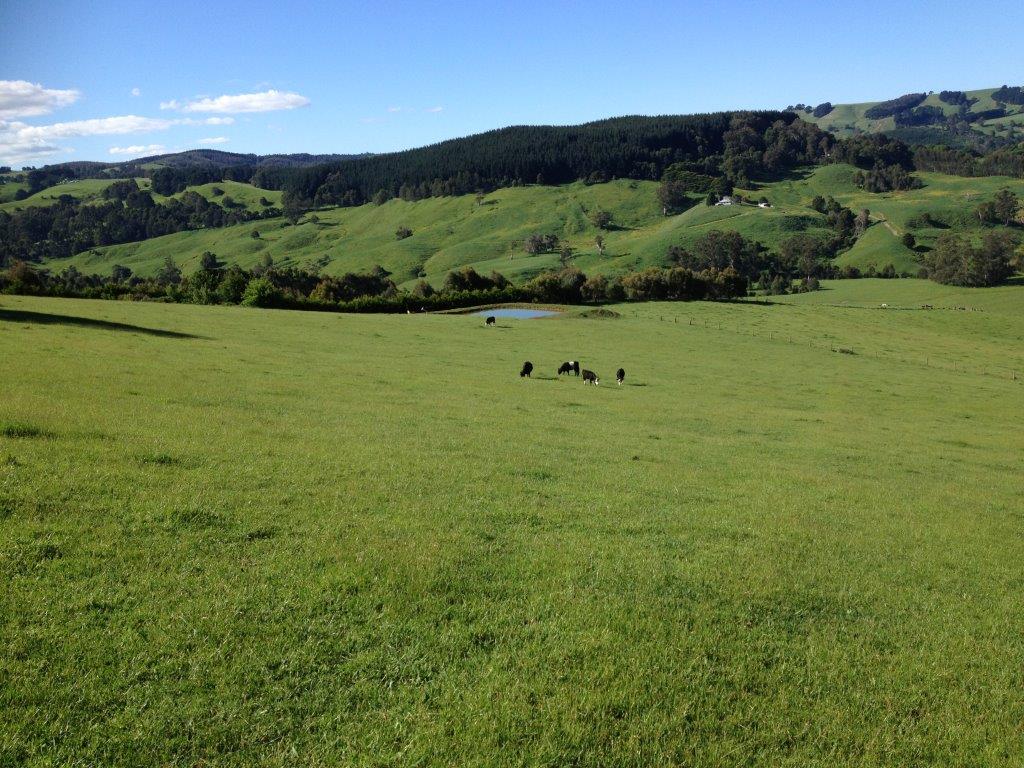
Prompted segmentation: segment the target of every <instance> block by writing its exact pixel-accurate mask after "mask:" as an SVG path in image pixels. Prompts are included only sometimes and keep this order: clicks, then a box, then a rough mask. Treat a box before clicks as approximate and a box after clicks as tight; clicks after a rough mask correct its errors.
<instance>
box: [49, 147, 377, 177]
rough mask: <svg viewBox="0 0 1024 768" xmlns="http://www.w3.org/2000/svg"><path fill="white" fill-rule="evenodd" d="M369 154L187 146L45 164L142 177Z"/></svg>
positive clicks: (80, 172)
mask: <svg viewBox="0 0 1024 768" xmlns="http://www.w3.org/2000/svg"><path fill="white" fill-rule="evenodd" d="M365 157H370V155H369V154H368V153H363V154H358V155H342V154H331V155H313V154H309V153H307V152H299V153H295V154H290V155H281V154H278V155H255V154H242V153H239V152H223V151H221V150H219V149H188V150H185V151H184V152H172V153H169V154H163V155H150V156H148V157H140V158H136V159H133V160H124V161H122V162H116V163H107V162H98V161H93V160H76V161H73V162H68V163H56V164H54V165H47V166H44V169H45V170H46V171H48V172H50V173H51V174H52V175H54V176H55V177H56V176H59V175H60V173H61V172H62V171H63V172H66V173H67V176H68V177H69V178H78V179H85V178H103V177H109V178H124V177H127V176H142V175H144V173H145V172H146V171H152V170H155V169H157V168H174V169H196V168H201V169H213V168H243V167H245V168H253V169H257V170H258V169H261V168H266V169H274V168H305V167H309V166H315V165H325V164H327V163H341V162H344V161H346V160H354V159H358V158H365Z"/></svg>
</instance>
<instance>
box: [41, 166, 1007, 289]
mask: <svg viewBox="0 0 1024 768" xmlns="http://www.w3.org/2000/svg"><path fill="white" fill-rule="evenodd" d="M853 174H854V169H853V168H852V167H851V166H846V165H832V166H824V167H820V168H815V169H812V170H808V171H806V172H804V173H802V174H799V175H797V176H794V177H793V178H791V179H787V180H783V181H779V182H774V183H772V184H767V185H764V186H761V187H757V188H754V189H749V190H741V192H743V193H744V194H745V195H747V196H748V197H750V198H752V199H757V198H759V197H761V196H762V195H763V196H765V197H767V198H768V199H769V200H770V201H771V202H772V204H773V207H772V208H770V209H767V210H766V209H761V208H758V207H756V206H754V205H743V206H732V207H713V208H709V207H707V206H705V205H703V203H701V204H698V205H696V206H694V207H693V208H690V209H689V210H688V211H686V212H684V213H682V214H679V215H677V216H669V217H665V216H663V215H662V213H661V208H660V206H659V205H658V202H657V197H656V189H657V185H656V184H655V183H653V182H636V181H625V180H620V181H615V182H611V183H608V184H597V185H593V186H586V185H584V184H570V185H566V186H562V187H519V188H512V189H502V190H498V191H497V192H494V193H492V194H490V195H488V196H487V198H486V201H485V204H483V205H477V204H476V202H475V199H474V196H472V195H467V196H463V197H447V198H433V199H428V200H422V201H419V202H405V201H402V200H391V201H390V202H388V203H386V204H385V205H382V206H375V205H364V206H360V207H357V208H336V209H331V210H325V211H319V212H317V213H316V214H315V217H316V220H315V221H314V220H313V218H312V217H310V216H307V217H305V218H304V219H302V221H301V222H300V223H299V224H298V225H295V226H292V225H289V224H288V223H287V222H285V221H284V219H270V220H265V221H259V222H250V223H246V224H241V225H238V226H235V227H226V228H223V229H210V230H199V231H194V232H179V233H176V234H173V235H167V236H165V237H159V238H154V239H152V240H146V241H143V242H139V243H128V244H125V245H116V246H109V247H106V248H100V249H96V250H95V251H90V252H86V253H82V254H79V255H77V256H75V257H73V258H72V259H70V260H68V259H62V260H57V261H53V262H51V263H50V265H49V266H51V267H52V268H53V269H58V270H59V269H63V268H64V267H66V266H68V265H69V264H74V265H75V266H76V267H77V268H78V269H80V270H82V271H84V272H102V273H108V272H109V271H110V268H111V267H112V266H113V265H114V264H123V265H125V266H128V267H130V268H131V269H132V270H133V271H134V272H135V273H136V274H140V275H151V274H154V273H155V272H156V271H157V270H158V269H159V268H160V266H161V265H162V264H163V262H164V260H165V259H166V258H167V257H168V256H169V257H171V258H172V259H174V260H175V261H176V262H177V263H178V264H179V265H181V266H182V268H183V269H184V270H185V271H186V272H190V271H192V270H194V269H195V268H196V267H197V265H198V263H199V259H200V257H201V255H202V254H203V253H204V252H205V251H212V252H214V253H216V254H217V256H218V257H220V258H221V259H222V260H224V261H226V262H228V263H238V264H241V265H243V266H246V267H252V266H255V265H256V264H258V263H259V262H260V261H261V260H262V259H263V258H264V257H265V256H267V255H269V256H270V257H271V258H272V259H273V260H274V263H275V264H280V265H295V266H305V267H310V266H314V265H315V266H318V267H320V268H321V269H322V270H323V272H324V273H326V274H341V273H343V272H349V271H364V270H367V269H370V268H371V267H372V266H374V265H375V264H381V265H383V266H384V267H386V268H387V269H388V270H390V271H391V272H392V273H393V274H394V277H395V280H396V282H398V283H400V284H402V283H404V284H405V285H407V286H408V285H410V284H411V283H412V282H415V280H417V279H418V278H419V277H420V276H425V277H426V278H427V279H428V280H430V281H431V282H433V283H435V284H438V285H439V284H440V283H441V282H442V281H443V279H444V276H445V275H446V274H447V273H448V272H449V271H450V270H452V269H454V268H457V267H460V266H463V265H466V264H471V265H473V266H474V267H475V268H476V269H477V271H479V272H482V273H485V274H486V273H489V272H490V271H491V270H498V271H499V272H501V273H503V274H505V275H506V276H508V277H510V278H512V279H515V280H523V279H526V278H529V277H532V276H533V275H535V274H537V273H538V272H540V271H542V270H544V269H551V268H555V267H557V266H558V263H559V262H558V257H557V255H556V254H553V253H552V254H543V255H539V256H529V255H527V254H526V253H525V252H524V251H523V249H522V248H521V246H519V245H515V244H516V243H521V241H522V240H523V239H524V238H526V237H527V236H528V235H530V234H532V233H535V232H543V233H555V234H557V235H558V236H559V237H561V238H563V240H564V241H565V242H567V243H568V244H570V245H571V246H572V247H573V248H574V249H575V253H576V258H575V263H576V265H577V266H579V267H580V269H582V270H583V271H585V272H587V273H606V274H611V273H621V272H626V271H630V270H634V269H637V268H642V267H644V266H649V265H662V264H665V263H666V262H667V251H668V247H669V246H670V245H677V244H680V245H687V244H691V243H693V241H695V240H696V239H697V238H698V237H700V236H702V235H703V234H705V233H707V232H708V231H710V230H712V229H731V230H736V231H738V232H740V233H741V234H743V235H744V236H745V237H749V238H752V239H755V240H759V241H761V242H762V243H764V244H765V245H767V246H768V247H771V248H776V247H778V245H779V244H780V243H781V242H782V241H783V240H785V239H786V238H788V237H791V236H793V235H794V234H796V233H798V232H808V233H811V234H819V235H823V236H824V235H825V234H827V230H826V229H825V228H824V227H825V222H824V217H822V216H821V215H819V214H818V213H816V212H814V211H812V210H811V209H810V208H809V207H808V206H809V204H810V202H811V199H812V198H813V197H814V196H815V195H818V194H821V195H833V196H834V197H836V199H838V200H839V201H840V202H842V203H843V204H844V205H847V206H849V207H851V208H853V209H855V210H860V209H861V208H868V209H869V210H870V211H872V214H873V216H874V221H875V224H874V225H873V226H872V228H871V230H870V231H869V233H868V234H867V235H866V236H865V237H864V238H863V239H862V240H861V241H860V242H858V243H857V244H856V245H855V246H854V247H853V248H852V249H851V250H850V251H849V252H847V253H845V254H842V255H841V257H840V258H839V263H840V264H847V263H849V264H853V265H855V266H858V267H862V268H866V267H868V266H869V265H871V264H874V266H875V267H876V268H878V269H882V268H883V267H885V266H886V265H887V264H890V263H891V264H893V265H894V266H895V267H896V268H897V270H898V271H906V272H908V273H910V274H916V273H917V271H918V269H919V268H920V264H919V263H918V261H917V259H918V258H919V254H918V253H915V252H914V251H911V250H909V249H907V248H905V247H904V246H903V245H902V244H901V243H900V236H901V235H902V234H903V233H904V232H906V231H907V229H908V223H907V222H908V221H909V220H910V219H912V218H913V217H914V216H916V215H918V214H920V213H921V212H923V211H928V212H930V213H932V214H933V215H934V216H936V217H942V218H945V219H948V220H949V221H948V223H953V224H955V226H956V227H957V229H959V230H961V231H964V232H966V233H967V234H969V235H974V236H977V235H979V234H980V232H981V230H980V229H979V227H978V222H977V219H976V218H975V216H974V209H975V208H976V207H977V205H978V203H979V202H981V201H982V200H984V199H990V198H991V197H992V196H993V195H994V194H995V193H996V192H997V191H998V190H999V189H1002V188H1004V187H1009V188H1011V189H1014V190H1015V191H1016V192H1017V194H1018V195H1021V196H1022V197H1024V180H1020V179H1008V178H1002V177H987V178H980V179H967V178H961V177H956V176H944V175H942V174H920V176H921V177H922V179H923V180H924V182H925V187H924V188H923V189H919V190H911V191H908V192H896V193H891V194H881V195H879V194H872V193H867V192H863V191H861V190H859V189H858V188H857V187H856V186H855V185H854V184H853ZM210 186H212V185H207V187H206V188H201V189H205V190H206V193H207V194H208V193H209V189H208V188H209V187H210ZM221 186H222V187H223V188H224V189H225V191H227V192H228V193H229V194H231V195H232V196H233V197H235V198H236V199H238V200H243V201H248V202H250V203H252V204H256V201H258V195H257V194H256V193H257V192H261V191H260V190H255V191H253V192H251V193H250V196H249V197H248V198H246V197H244V196H243V194H242V193H241V192H236V191H235V189H234V187H232V188H231V189H230V190H229V189H228V186H227V185H226V183H225V184H222V185H221ZM239 186H247V185H239ZM252 189H253V188H251V187H250V190H252ZM266 195H267V196H268V197H269V196H272V195H274V197H273V198H271V199H273V200H274V202H277V200H278V197H277V196H276V195H277V193H272V192H267V193H266ZM597 208H600V209H603V210H607V211H610V212H611V213H612V214H613V216H614V222H615V228H614V229H613V230H611V231H608V232H600V230H598V229H597V228H595V227H594V226H593V225H592V224H591V223H590V221H589V219H588V217H587V216H588V213H589V212H591V211H593V210H595V209H597ZM399 226H407V227H409V228H411V229H412V231H413V235H412V237H409V238H406V239H404V240H398V239H396V237H395V230H396V229H397V228H398V227H399ZM254 230H258V231H259V233H260V235H261V236H260V237H259V238H258V239H254V238H253V237H252V236H251V234H252V232H253V231H254ZM913 231H914V234H915V236H916V237H917V238H918V241H919V244H920V246H921V247H923V248H927V247H929V246H930V245H931V244H933V243H934V240H935V238H936V237H937V236H938V235H939V234H941V230H939V229H934V228H931V229H923V230H913ZM598 234H600V235H602V236H603V237H604V239H605V243H606V252H605V254H603V255H602V254H600V253H599V252H598V249H597V247H596V245H595V237H596V236H597V235H598Z"/></svg>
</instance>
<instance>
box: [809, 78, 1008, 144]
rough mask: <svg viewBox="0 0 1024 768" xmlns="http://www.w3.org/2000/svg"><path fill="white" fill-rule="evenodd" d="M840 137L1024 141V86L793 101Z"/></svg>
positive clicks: (811, 120)
mask: <svg viewBox="0 0 1024 768" xmlns="http://www.w3.org/2000/svg"><path fill="white" fill-rule="evenodd" d="M789 109H792V110H793V111H795V112H796V113H797V114H799V115H800V117H801V118H803V119H804V120H806V121H807V122H809V123H813V124H814V125H817V126H818V127H819V128H821V129H823V130H826V131H829V132H831V133H834V134H835V135H836V136H839V137H847V136H853V135H856V134H858V133H885V134H887V135H889V136H893V137H896V138H900V139H902V140H904V141H906V142H908V143H914V144H949V145H951V146H965V147H972V148H976V149H989V148H992V147H995V146H999V145H1003V144H1012V143H1016V142H1019V141H1024V88H1021V87H1009V86H1002V87H1000V88H983V89H981V90H976V91H928V92H927V93H926V92H920V93H912V94H904V95H897V96H894V97H893V98H892V99H889V100H886V101H868V102H864V103H861V104H834V105H832V104H830V103H828V102H826V103H824V104H820V105H816V106H814V105H804V104H797V105H795V106H790V107H789Z"/></svg>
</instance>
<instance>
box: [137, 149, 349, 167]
mask: <svg viewBox="0 0 1024 768" xmlns="http://www.w3.org/2000/svg"><path fill="white" fill-rule="evenodd" d="M367 156H368V155H367V154H365V153H364V154H361V155H338V154H332V155H311V154H309V153H308V152H300V153H296V154H291V155H254V154H240V153H238V152H222V151H220V150H218V149H189V150H186V151H184V152H175V153H173V154H165V155H151V156H150V157H142V158H139V159H137V160H132V161H130V162H127V163H122V165H138V166H141V167H143V168H161V167H163V168H194V167H211V168H230V167H232V166H255V167H257V168H302V167H305V166H309V165H322V164H324V163H336V162H342V161H344V160H351V159H354V158H357V157H367Z"/></svg>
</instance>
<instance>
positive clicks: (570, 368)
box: [558, 360, 580, 376]
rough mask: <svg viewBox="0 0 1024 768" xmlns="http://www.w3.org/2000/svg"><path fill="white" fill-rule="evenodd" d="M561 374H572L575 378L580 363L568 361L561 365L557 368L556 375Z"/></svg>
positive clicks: (578, 372)
mask: <svg viewBox="0 0 1024 768" xmlns="http://www.w3.org/2000/svg"><path fill="white" fill-rule="evenodd" d="M563 373H574V374H576V375H577V376H579V375H580V361H579V360H570V361H568V362H566V363H562V364H561V365H560V366H558V375H559V376H561V375H562V374H563Z"/></svg>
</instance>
